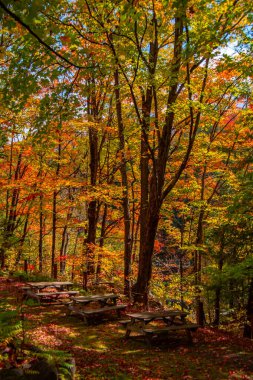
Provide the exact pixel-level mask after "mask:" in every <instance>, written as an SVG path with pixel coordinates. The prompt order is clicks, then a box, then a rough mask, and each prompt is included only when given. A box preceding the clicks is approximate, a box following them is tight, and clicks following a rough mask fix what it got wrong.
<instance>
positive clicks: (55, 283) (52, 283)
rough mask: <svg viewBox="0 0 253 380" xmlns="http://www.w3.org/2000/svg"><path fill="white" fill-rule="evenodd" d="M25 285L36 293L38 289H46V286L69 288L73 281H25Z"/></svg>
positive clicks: (61, 288)
mask: <svg viewBox="0 0 253 380" xmlns="http://www.w3.org/2000/svg"><path fill="white" fill-rule="evenodd" d="M26 285H27V286H29V287H30V288H31V289H32V290H33V291H36V292H37V293H39V292H40V290H43V289H46V288H55V289H59V290H64V289H67V290H69V287H70V286H73V282H69V281H44V282H27V283H26Z"/></svg>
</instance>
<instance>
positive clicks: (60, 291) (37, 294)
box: [22, 281, 79, 304]
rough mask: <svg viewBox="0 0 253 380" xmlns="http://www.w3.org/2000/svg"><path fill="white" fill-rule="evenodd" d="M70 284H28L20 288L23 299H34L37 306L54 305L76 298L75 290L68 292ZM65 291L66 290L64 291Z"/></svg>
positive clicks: (56, 282)
mask: <svg viewBox="0 0 253 380" xmlns="http://www.w3.org/2000/svg"><path fill="white" fill-rule="evenodd" d="M70 285H73V284H72V283H71V282H67V281H66V282H63V281H62V282H59V281H54V282H28V283H27V286H24V287H22V291H23V296H22V297H23V299H29V298H31V299H34V300H36V301H37V302H38V303H39V304H41V303H44V304H47V303H54V304H55V303H56V301H59V302H60V303H62V300H63V299H65V298H70V297H71V296H72V297H73V296H76V295H78V294H79V291H77V290H69V286H70ZM65 289H66V290H65Z"/></svg>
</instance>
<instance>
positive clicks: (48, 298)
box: [26, 290, 79, 303]
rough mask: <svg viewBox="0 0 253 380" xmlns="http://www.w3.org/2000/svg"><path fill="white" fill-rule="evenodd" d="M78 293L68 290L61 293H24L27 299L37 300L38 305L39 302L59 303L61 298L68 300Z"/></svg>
mask: <svg viewBox="0 0 253 380" xmlns="http://www.w3.org/2000/svg"><path fill="white" fill-rule="evenodd" d="M78 293H79V292H78V291H76V290H69V291H64V290H63V291H61V292H57V291H56V292H40V293H34V292H31V291H27V292H26V297H27V298H33V299H35V300H37V301H38V302H39V303H41V302H51V303H52V302H55V301H57V300H58V301H60V300H61V299H63V298H66V297H67V298H69V297H71V296H75V295H77V294H78Z"/></svg>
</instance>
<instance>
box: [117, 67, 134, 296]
mask: <svg viewBox="0 0 253 380" xmlns="http://www.w3.org/2000/svg"><path fill="white" fill-rule="evenodd" d="M114 83H115V90H114V91H115V97H116V111H117V120H118V134H119V150H120V153H121V160H122V162H121V165H120V173H121V181H122V187H123V201H122V204H123V211H124V294H126V295H128V296H129V297H130V289H131V285H130V275H131V256H132V237H131V212H130V205H129V184H128V178H127V162H126V157H125V137H124V124H123V118H122V106H121V99H120V87H119V71H118V68H117V69H116V70H115V72H114Z"/></svg>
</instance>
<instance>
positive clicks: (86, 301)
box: [67, 294, 127, 324]
mask: <svg viewBox="0 0 253 380" xmlns="http://www.w3.org/2000/svg"><path fill="white" fill-rule="evenodd" d="M118 298H119V295H117V294H105V295H93V296H87V297H85V296H79V297H73V298H72V299H71V302H69V303H68V305H67V307H68V310H67V315H72V314H73V315H77V316H80V317H82V318H83V320H84V322H85V323H86V324H89V322H90V321H91V318H93V317H96V316H99V315H104V314H106V313H107V312H110V311H116V313H117V316H118V317H120V313H121V311H122V310H124V309H125V308H126V307H127V305H123V304H117V299H118ZM92 302H95V303H98V304H99V307H97V308H89V307H87V306H88V305H90V303H92Z"/></svg>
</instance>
